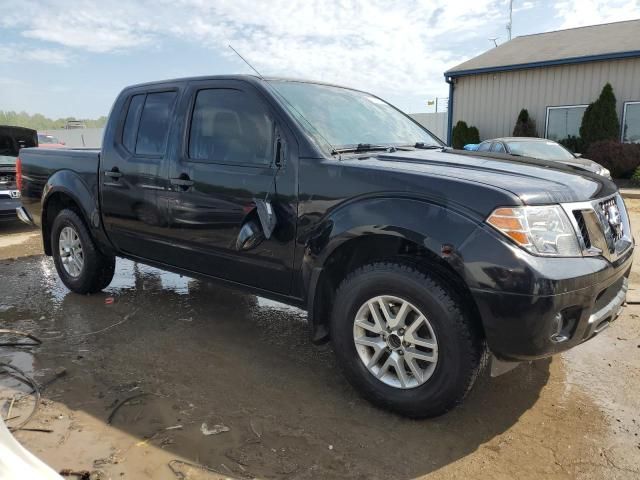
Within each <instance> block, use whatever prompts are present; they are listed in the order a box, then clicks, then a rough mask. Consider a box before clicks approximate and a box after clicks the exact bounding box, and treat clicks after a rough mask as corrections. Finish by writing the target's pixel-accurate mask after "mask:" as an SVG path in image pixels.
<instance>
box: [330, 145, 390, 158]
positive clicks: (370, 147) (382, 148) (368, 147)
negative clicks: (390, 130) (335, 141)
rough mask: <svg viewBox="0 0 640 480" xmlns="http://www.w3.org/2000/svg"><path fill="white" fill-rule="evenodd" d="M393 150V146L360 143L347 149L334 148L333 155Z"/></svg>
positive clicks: (346, 147)
mask: <svg viewBox="0 0 640 480" xmlns="http://www.w3.org/2000/svg"><path fill="white" fill-rule="evenodd" d="M390 148H393V147H392V146H391V145H375V144H372V143H358V144H357V145H350V146H345V147H339V148H334V149H333V150H332V151H331V153H332V154H333V155H335V154H338V153H351V152H356V153H357V152H382V151H386V150H389V149H390Z"/></svg>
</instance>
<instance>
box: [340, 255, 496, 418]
mask: <svg viewBox="0 0 640 480" xmlns="http://www.w3.org/2000/svg"><path fill="white" fill-rule="evenodd" d="M331 338H332V342H333V345H334V348H335V350H336V354H337V356H338V357H339V359H340V363H341V365H342V367H343V369H344V372H345V374H346V376H347V378H348V379H349V381H350V382H351V383H352V384H353V385H354V386H355V388H356V389H357V390H358V391H359V392H360V393H361V394H362V395H363V396H364V397H365V398H366V399H367V400H369V401H371V402H372V403H374V404H376V405H378V406H381V407H384V408H387V409H389V410H392V411H395V412H397V413H400V414H403V415H407V416H411V417H432V416H437V415H441V414H443V413H445V412H447V411H448V410H450V409H451V408H453V407H454V406H455V405H457V404H458V403H460V402H461V401H462V399H463V398H464V397H465V395H466V394H467V392H468V391H469V390H470V389H471V387H472V385H473V383H474V381H475V378H476V376H477V374H478V372H479V370H480V364H481V359H482V354H483V351H484V350H483V342H482V340H481V338H480V336H479V335H478V334H477V333H476V331H475V329H474V328H473V325H472V323H471V319H470V318H469V317H468V314H467V313H466V309H465V308H464V305H463V302H462V301H461V300H460V298H459V296H458V295H457V294H456V292H455V291H453V290H452V289H450V288H449V287H447V286H446V285H445V284H443V283H442V282H440V281H439V280H438V279H437V278H436V277H432V276H430V275H428V274H425V273H423V272H421V271H419V270H417V269H416V268H414V267H412V266H408V265H403V264H396V263H375V264H371V265H366V266H364V267H361V268H360V269H358V270H356V271H355V272H353V273H352V274H350V275H349V276H348V277H347V278H346V279H345V280H344V281H343V282H342V284H341V286H340V288H339V289H338V292H337V294H336V299H335V304H334V308H333V314H332V318H331Z"/></svg>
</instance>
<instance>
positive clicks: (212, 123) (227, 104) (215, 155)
mask: <svg viewBox="0 0 640 480" xmlns="http://www.w3.org/2000/svg"><path fill="white" fill-rule="evenodd" d="M273 131H274V125H273V121H272V120H271V117H270V116H269V113H268V111H267V109H266V107H265V106H264V105H262V104H261V103H260V102H257V101H256V100H255V99H254V98H253V97H251V96H249V95H248V94H246V93H245V92H242V91H240V90H231V89H207V90H200V91H199V92H198V93H197V95H196V102H195V106H194V109H193V115H192V117H191V129H190V131H189V158H190V159H192V160H197V161H202V162H211V163H225V164H240V165H269V164H270V163H271V160H272V159H273V144H274V138H273V135H274V133H273Z"/></svg>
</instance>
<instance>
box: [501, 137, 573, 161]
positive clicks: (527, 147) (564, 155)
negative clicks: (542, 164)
mask: <svg viewBox="0 0 640 480" xmlns="http://www.w3.org/2000/svg"><path fill="white" fill-rule="evenodd" d="M507 146H508V147H509V152H511V153H512V154H513V155H522V156H524V157H533V158H539V159H540V160H575V157H574V156H573V155H572V154H571V153H570V152H569V151H568V150H566V149H565V148H564V147H562V146H561V145H558V144H557V143H556V142H551V141H549V142H541V141H536V142H526V141H524V142H523V141H517V142H507Z"/></svg>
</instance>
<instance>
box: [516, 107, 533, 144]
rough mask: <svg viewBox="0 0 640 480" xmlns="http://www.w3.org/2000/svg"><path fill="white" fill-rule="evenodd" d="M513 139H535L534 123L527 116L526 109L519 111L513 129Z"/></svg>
mask: <svg viewBox="0 0 640 480" xmlns="http://www.w3.org/2000/svg"><path fill="white" fill-rule="evenodd" d="M513 136H514V137H537V136H538V133H537V131H536V122H535V120H534V119H533V118H531V117H530V116H529V111H528V110H527V109H526V108H523V109H522V110H520V114H519V115H518V120H516V126H515V127H513Z"/></svg>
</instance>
